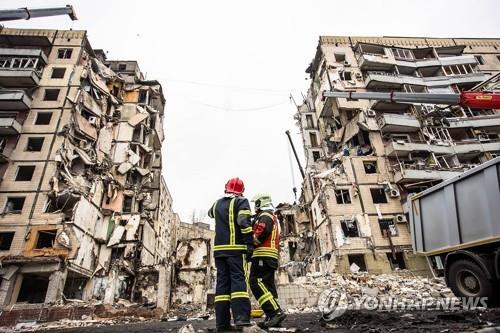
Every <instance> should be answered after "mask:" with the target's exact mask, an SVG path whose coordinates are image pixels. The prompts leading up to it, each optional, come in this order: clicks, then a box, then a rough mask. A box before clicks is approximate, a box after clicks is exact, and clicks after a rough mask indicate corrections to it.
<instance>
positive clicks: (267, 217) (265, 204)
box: [250, 194, 286, 328]
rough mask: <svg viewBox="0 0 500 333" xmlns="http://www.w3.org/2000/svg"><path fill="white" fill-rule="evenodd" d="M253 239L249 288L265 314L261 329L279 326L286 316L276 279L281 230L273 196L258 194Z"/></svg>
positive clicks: (255, 201) (254, 199)
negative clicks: (280, 300) (281, 304)
mask: <svg viewBox="0 0 500 333" xmlns="http://www.w3.org/2000/svg"><path fill="white" fill-rule="evenodd" d="M252 202H254V204H255V213H256V215H255V219H254V223H253V240H254V245H255V249H254V251H253V255H252V265H251V267H250V288H251V289H252V293H253V295H254V296H255V298H256V299H257V301H258V302H259V305H260V306H261V307H262V310H264V312H265V314H266V319H265V320H264V322H262V323H259V326H260V327H262V328H269V327H278V326H280V324H281V322H282V321H283V320H284V319H285V317H286V315H285V313H284V312H283V310H282V309H281V307H280V305H279V303H278V292H277V290H276V283H275V281H274V276H275V273H276V270H277V269H278V266H279V243H280V230H279V223H278V218H277V217H276V214H274V207H273V203H272V200H271V196H270V195H268V194H259V195H256V196H255V197H254V198H253V199H252Z"/></svg>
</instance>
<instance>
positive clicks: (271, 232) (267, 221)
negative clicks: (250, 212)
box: [252, 211, 280, 260]
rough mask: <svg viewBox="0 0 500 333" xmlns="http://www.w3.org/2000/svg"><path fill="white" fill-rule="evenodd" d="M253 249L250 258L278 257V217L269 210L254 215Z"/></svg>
mask: <svg viewBox="0 0 500 333" xmlns="http://www.w3.org/2000/svg"><path fill="white" fill-rule="evenodd" d="M253 240H254V245H255V250H254V251H253V256H252V258H262V257H267V258H273V259H276V260H278V259H279V250H280V230H279V223H278V218H277V217H276V215H275V214H273V213H272V212H270V211H261V212H259V213H258V214H257V216H256V217H255V222H254V225H253Z"/></svg>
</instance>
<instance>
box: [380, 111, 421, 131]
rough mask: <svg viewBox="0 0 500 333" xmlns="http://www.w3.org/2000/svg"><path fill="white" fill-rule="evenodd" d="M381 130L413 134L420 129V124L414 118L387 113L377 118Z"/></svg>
mask: <svg viewBox="0 0 500 333" xmlns="http://www.w3.org/2000/svg"><path fill="white" fill-rule="evenodd" d="M377 123H378V126H379V127H380V129H381V130H382V131H384V132H398V133H411V132H416V131H418V129H419V128H420V122H419V121H418V120H417V118H415V117H414V116H409V115H401V114H391V113H385V114H383V115H382V116H380V117H378V118H377Z"/></svg>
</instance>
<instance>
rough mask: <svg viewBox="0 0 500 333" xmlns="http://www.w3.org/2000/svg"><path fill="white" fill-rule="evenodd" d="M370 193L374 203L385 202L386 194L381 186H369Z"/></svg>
mask: <svg viewBox="0 0 500 333" xmlns="http://www.w3.org/2000/svg"><path fill="white" fill-rule="evenodd" d="M370 193H371V195H372V201H373V203H374V204H381V203H387V196H386V195H385V191H384V189H383V188H371V189H370Z"/></svg>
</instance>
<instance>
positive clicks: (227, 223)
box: [208, 178, 254, 332]
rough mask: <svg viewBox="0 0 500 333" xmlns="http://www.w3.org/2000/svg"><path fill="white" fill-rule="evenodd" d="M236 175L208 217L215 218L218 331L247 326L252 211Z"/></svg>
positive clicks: (248, 317)
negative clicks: (232, 324) (248, 260)
mask: <svg viewBox="0 0 500 333" xmlns="http://www.w3.org/2000/svg"><path fill="white" fill-rule="evenodd" d="M244 190H245V185H244V184H243V181H242V180H241V179H239V178H232V179H230V180H229V181H228V182H227V183H226V187H225V194H224V196H223V197H222V198H220V199H218V200H217V201H215V203H214V204H213V205H212V207H211V208H210V210H209V211H208V216H209V217H211V218H214V219H215V242H214V258H215V266H216V268H217V284H216V288H215V322H216V328H217V332H224V331H230V330H231V329H232V327H231V314H230V310H232V313H233V321H234V325H235V326H236V327H243V326H249V325H250V298H249V294H248V291H249V286H248V279H249V276H248V263H247V255H251V253H252V250H253V247H254V245H253V235H252V222H251V210H250V204H249V202H248V200H247V199H246V198H245V197H243V192H244Z"/></svg>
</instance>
